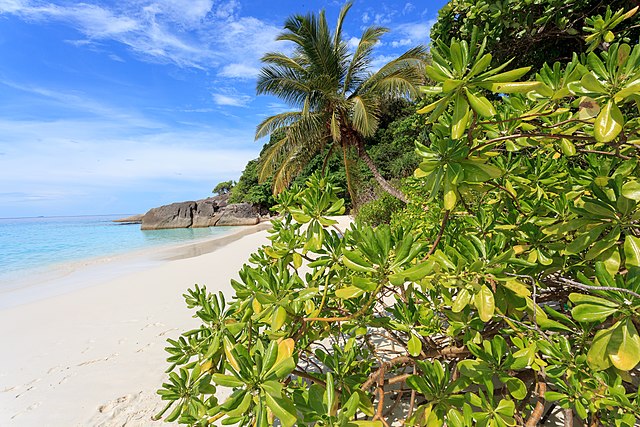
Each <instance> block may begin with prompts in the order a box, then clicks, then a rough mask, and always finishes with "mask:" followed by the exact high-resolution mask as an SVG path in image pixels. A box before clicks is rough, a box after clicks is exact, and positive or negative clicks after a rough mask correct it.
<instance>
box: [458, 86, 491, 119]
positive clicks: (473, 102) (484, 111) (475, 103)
mask: <svg viewBox="0 0 640 427" xmlns="http://www.w3.org/2000/svg"><path fill="white" fill-rule="evenodd" d="M465 93H466V94H467V100H468V101H469V105H470V106H471V108H473V111H475V112H476V113H478V114H479V115H480V116H482V117H487V118H489V117H493V116H495V115H496V109H495V108H494V106H493V104H491V102H490V101H489V100H488V99H487V98H485V97H484V96H475V95H474V94H473V93H471V91H469V90H468V89H467V88H465Z"/></svg>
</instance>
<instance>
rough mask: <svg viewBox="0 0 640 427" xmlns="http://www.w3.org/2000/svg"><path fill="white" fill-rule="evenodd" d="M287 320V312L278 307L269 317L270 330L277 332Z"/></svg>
mask: <svg viewBox="0 0 640 427" xmlns="http://www.w3.org/2000/svg"><path fill="white" fill-rule="evenodd" d="M286 320H287V311H286V310H285V309H284V307H282V306H278V308H276V309H275V310H274V311H273V316H272V317H271V330H272V331H274V332H275V331H277V330H278V329H280V328H281V327H282V325H284V322H285V321H286Z"/></svg>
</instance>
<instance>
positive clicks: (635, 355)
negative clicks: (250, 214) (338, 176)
mask: <svg viewBox="0 0 640 427" xmlns="http://www.w3.org/2000/svg"><path fill="white" fill-rule="evenodd" d="M625 13H627V12H626V11H622V13H621V16H622V15H624V14H625ZM611 15H612V16H613V13H612V14H611ZM475 34H476V36H477V35H478V34H479V33H477V32H475ZM605 35H606V33H605ZM606 37H608V38H609V41H607V42H606V44H602V43H599V44H598V45H596V46H595V47H594V50H593V51H592V52H590V53H588V54H582V55H577V54H576V55H572V59H571V60H570V61H569V62H568V63H566V64H561V63H555V64H548V65H547V64H545V65H543V66H542V67H540V68H539V69H537V70H533V72H531V71H532V70H530V69H529V68H528V67H524V68H516V69H508V68H507V66H506V65H505V64H499V63H498V64H496V63H495V62H494V61H493V57H492V55H491V53H490V52H489V51H488V50H487V49H486V47H487V39H479V38H477V37H473V38H472V39H471V40H469V41H464V40H463V41H461V40H456V39H452V40H450V41H449V42H447V43H445V42H442V41H436V42H435V43H434V45H433V48H432V56H433V63H432V64H431V65H429V66H428V67H427V70H426V71H427V74H428V75H429V76H430V77H431V78H432V79H433V80H434V81H435V82H436V84H435V85H434V86H430V87H425V88H424V92H425V93H429V94H431V95H432V96H434V97H435V98H434V99H433V100H432V102H431V103H429V104H427V105H426V106H425V107H423V108H421V109H420V111H419V112H420V113H421V114H424V117H425V118H426V121H427V123H426V124H424V123H423V124H422V131H421V132H420V134H419V136H418V142H417V143H416V146H417V150H416V151H417V154H418V156H419V157H420V160H421V162H420V164H419V165H418V168H417V169H416V171H415V174H414V178H412V179H409V180H407V185H409V186H410V188H409V191H407V195H408V198H409V201H410V203H409V204H408V205H407V207H406V208H405V209H404V210H402V211H401V212H400V213H397V214H395V216H394V217H393V218H392V219H391V225H380V226H378V227H372V226H368V225H361V224H360V225H354V226H352V227H350V228H349V229H348V230H339V229H337V228H336V224H335V221H333V220H332V219H331V218H330V216H331V215H336V214H340V213H341V212H343V211H344V202H343V200H342V199H340V198H339V197H338V196H337V191H338V189H337V188H336V187H335V186H334V185H333V184H332V183H331V182H330V180H327V179H326V178H324V177H322V176H321V175H320V174H314V175H312V176H311V178H310V179H309V180H308V182H307V184H306V185H305V186H294V187H293V188H292V189H290V190H288V191H285V192H283V193H282V194H280V195H279V196H278V197H277V202H278V209H279V211H280V212H281V213H282V218H281V219H278V220H274V221H273V228H272V230H271V236H270V244H268V245H266V246H264V247H262V248H260V249H259V250H258V251H257V252H256V253H254V254H253V255H252V256H251V257H250V259H249V263H248V264H247V265H245V266H244V267H243V269H242V270H241V271H240V278H239V280H237V281H233V282H232V284H233V287H234V290H235V291H236V294H235V296H234V297H233V298H232V301H230V302H228V303H227V302H226V301H225V299H224V297H223V296H222V295H214V294H210V293H208V292H207V291H206V289H205V288H202V287H196V288H195V289H192V290H190V291H189V292H188V293H187V294H186V295H185V298H186V301H187V304H188V306H189V307H190V308H193V309H195V311H196V313H195V315H196V316H197V317H198V318H199V319H200V320H201V321H202V325H201V326H200V327H199V328H198V329H195V330H192V331H188V332H186V333H185V334H183V335H182V336H181V337H180V338H179V339H177V340H170V347H169V348H168V349H167V350H168V352H169V353H170V355H171V356H170V358H169V362H170V363H171V366H170V369H169V370H170V371H172V372H171V373H170V379H169V382H167V383H166V384H164V386H163V389H162V390H160V392H159V393H160V394H161V395H162V397H163V398H164V399H166V400H168V401H169V404H168V407H167V408H169V407H171V406H172V405H173V409H172V412H170V415H168V417H167V418H168V419H170V420H175V419H178V420H179V421H180V422H182V423H185V424H191V425H209V424H211V423H213V422H216V420H221V421H222V422H223V423H225V424H240V425H246V426H248V425H255V426H266V425H272V424H274V422H275V420H276V419H277V420H278V422H279V423H280V425H282V426H284V427H291V426H293V425H296V424H299V425H323V426H358V425H360V426H371V427H374V426H375V427H377V426H384V425H391V424H392V423H393V422H395V421H403V422H404V423H405V424H407V425H421V426H444V425H446V426H449V427H460V426H481V427H484V426H492V427H502V426H515V425H521V426H526V427H533V426H536V425H538V423H539V422H540V421H541V420H542V419H543V418H546V417H547V416H548V413H549V411H550V410H551V409H553V407H554V406H555V407H557V408H558V409H560V412H561V417H562V418H564V423H565V426H571V425H574V424H573V422H574V419H575V421H576V422H578V421H579V422H580V425H589V426H616V427H631V426H633V425H634V424H635V423H636V422H637V421H638V420H639V419H640V392H639V391H638V385H639V374H640V370H639V363H640V335H639V334H638V328H640V162H639V160H640V156H639V150H640V45H637V44H636V45H630V44H627V43H625V42H624V40H623V39H621V38H620V37H621V36H620V35H616V34H614V35H613V39H611V37H609V36H608V35H606ZM532 74H534V77H533V79H532V80H530V81H518V80H519V79H520V78H521V77H522V76H525V75H532ZM216 387H229V388H231V389H232V393H231V395H230V397H229V398H228V399H226V400H224V401H218V400H217V398H216V397H215V392H216Z"/></svg>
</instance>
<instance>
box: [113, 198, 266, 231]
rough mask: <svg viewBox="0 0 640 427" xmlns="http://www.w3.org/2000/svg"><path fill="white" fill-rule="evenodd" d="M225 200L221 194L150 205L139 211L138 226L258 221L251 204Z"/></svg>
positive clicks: (152, 226) (229, 224)
mask: <svg viewBox="0 0 640 427" xmlns="http://www.w3.org/2000/svg"><path fill="white" fill-rule="evenodd" d="M228 200H229V195H228V194H221V195H219V196H215V197H209V198H208V199H202V200H198V201H195V202H181V203H172V204H170V205H165V206H160V207H158V208H153V209H151V210H150V211H149V212H147V213H146V214H144V215H142V219H141V222H142V227H141V228H142V229H143V230H159V229H163V228H189V227H193V228H196V227H213V226H215V225H224V226H233V225H255V224H258V223H259V222H260V217H259V212H258V210H257V209H256V208H255V207H254V206H253V205H251V204H250V203H238V204H228ZM132 218H133V217H132ZM125 219H126V218H125Z"/></svg>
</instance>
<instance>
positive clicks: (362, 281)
mask: <svg viewBox="0 0 640 427" xmlns="http://www.w3.org/2000/svg"><path fill="white" fill-rule="evenodd" d="M351 284H353V286H355V287H357V288H360V289H362V290H363V291H366V292H372V291H375V290H376V288H377V287H378V284H377V283H376V282H375V281H374V280H373V279H372V278H370V277H358V276H353V277H351Z"/></svg>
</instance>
